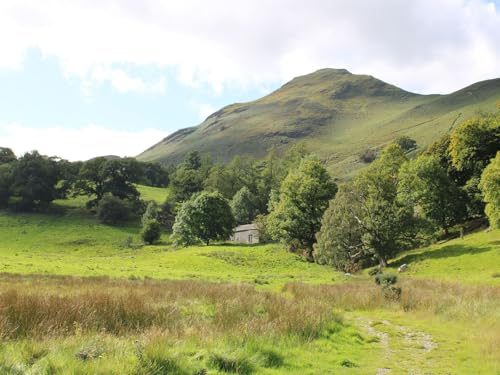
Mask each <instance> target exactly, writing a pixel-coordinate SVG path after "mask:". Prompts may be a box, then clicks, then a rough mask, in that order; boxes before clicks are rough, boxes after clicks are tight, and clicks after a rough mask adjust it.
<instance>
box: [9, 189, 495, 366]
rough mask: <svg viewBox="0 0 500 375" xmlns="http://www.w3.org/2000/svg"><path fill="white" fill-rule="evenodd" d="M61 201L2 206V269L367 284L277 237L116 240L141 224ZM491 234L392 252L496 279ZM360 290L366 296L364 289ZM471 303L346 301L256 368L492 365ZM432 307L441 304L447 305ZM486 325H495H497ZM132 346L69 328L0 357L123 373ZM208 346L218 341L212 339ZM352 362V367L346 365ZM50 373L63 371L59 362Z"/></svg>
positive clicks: (414, 271) (449, 274)
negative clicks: (413, 307)
mask: <svg viewBox="0 0 500 375" xmlns="http://www.w3.org/2000/svg"><path fill="white" fill-rule="evenodd" d="M141 191H142V192H143V193H145V194H147V195H148V196H149V197H151V198H153V199H156V200H158V201H162V200H163V198H162V197H163V195H165V194H166V193H167V192H166V191H165V190H162V189H145V188H142V187H141ZM58 203H59V204H60V205H65V206H66V207H67V208H69V209H68V210H67V211H66V212H65V213H61V214H59V215H41V214H29V215H28V214H16V215H14V214H11V213H7V212H5V211H1V212H0V238H1V241H0V272H9V273H22V274H33V273H35V274H47V275H52V274H59V275H81V276H110V277H118V278H130V277H131V276H134V277H141V278H143V277H146V276H147V277H153V278H158V279H194V280H196V279H199V280H212V281H224V282H250V283H255V284H256V285H257V287H258V288H259V289H260V288H266V289H267V288H270V289H272V290H275V291H278V290H279V289H280V288H281V287H283V285H284V284H286V283H287V282H295V281H304V282H307V283H312V284H333V285H335V284H338V283H341V284H342V282H343V281H346V280H352V281H357V282H356V283H355V284H357V283H358V282H359V283H365V280H366V279H367V276H364V275H360V276H356V277H353V278H346V277H344V276H343V275H341V274H339V273H337V272H334V271H333V270H331V269H329V268H326V267H322V266H318V265H315V264H310V263H306V262H303V261H301V260H300V259H299V258H297V257H296V256H295V255H293V254H290V253H287V252H285V251H284V250H283V249H282V248H281V247H280V246H279V245H258V246H230V245H229V246H228V245H216V246H210V247H206V246H199V247H191V248H188V249H177V250H175V249H173V248H172V247H171V245H169V243H168V239H167V237H164V238H163V241H164V242H163V243H162V244H160V245H156V246H146V247H141V248H136V249H132V248H124V247H123V244H124V243H125V240H126V238H127V237H128V236H131V237H132V238H133V242H134V243H135V244H137V243H138V242H139V237H138V233H139V228H138V225H137V224H134V223H131V224H130V225H128V226H123V227H109V226H104V225H101V224H98V223H97V222H96V221H95V218H93V217H91V216H89V215H88V214H85V213H84V212H83V211H82V210H80V209H79V208H78V207H79V206H81V204H82V203H83V200H82V199H75V200H70V201H65V202H62V201H61V202H58ZM499 239H500V232H499V231H498V230H497V231H492V232H488V233H476V234H472V235H469V236H466V237H465V238H464V239H463V240H460V239H456V240H453V241H449V242H447V243H442V244H437V245H434V246H431V247H429V248H425V249H419V250H415V251H411V252H408V253H405V254H402V255H401V257H400V258H399V259H397V260H396V261H395V262H394V264H393V267H396V266H397V265H398V264H400V263H409V264H410V271H409V272H408V273H406V274H404V275H401V278H402V279H403V281H404V280H405V279H407V280H411V279H412V278H419V279H420V278H432V279H437V280H453V281H456V282H459V283H462V282H465V284H470V285H486V284H490V285H495V286H497V287H498V286H499V285H500V283H499V282H500V278H498V277H493V275H494V274H496V273H497V272H500V270H499V269H498V265H499V264H500V242H499ZM370 284H371V283H370ZM403 285H406V284H403ZM403 287H404V288H405V286H403ZM5 288H6V286H5V284H4V281H1V282H0V291H2V290H4V289H5ZM359 298H363V297H362V296H361V295H360V297H359ZM472 302H473V301H464V302H463V303H464V309H473V310H474V311H475V312H474V314H475V315H474V316H476V318H475V319H469V320H468V321H467V320H464V318H459V317H460V316H462V315H460V314H461V313H458V312H453V313H446V314H444V315H443V314H441V313H440V314H441V315H438V316H435V315H433V314H430V313H428V312H427V313H424V312H422V313H418V312H405V311H404V310H400V309H399V308H391V307H388V308H387V309H381V310H373V309H365V308H356V309H354V310H353V309H352V308H351V309H349V308H348V309H347V310H350V312H344V314H345V322H344V323H343V324H342V326H341V327H337V328H334V331H332V333H328V332H326V333H325V334H323V335H321V337H320V338H318V339H317V340H314V341H312V342H310V343H305V344H297V345H295V344H294V343H293V342H292V341H287V339H284V340H283V341H281V342H273V343H272V344H271V345H272V347H273V348H274V349H275V350H277V351H278V352H279V353H280V354H281V355H282V356H283V357H284V358H285V364H284V365H283V366H282V367H280V368H276V369H273V368H259V371H258V373H259V374H260V373H262V374H281V373H287V374H318V373H328V372H329V371H335V373H339V374H375V373H377V371H379V369H381V368H384V367H391V368H392V369H393V372H392V373H393V374H397V373H406V372H405V371H407V370H408V369H409V368H417V369H418V371H420V372H418V373H433V374H447V373H450V372H451V373H453V374H464V375H465V374H470V373H472V372H474V373H477V374H498V373H500V372H499V371H500V368H499V366H500V364H499V362H498V360H497V361H496V362H495V360H494V359H492V358H495V357H492V355H494V354H492V353H495V351H496V348H498V340H497V339H495V338H494V337H493V338H489V341H488V342H491V343H490V344H488V345H489V346H488V345H487V347H485V346H484V345H482V344H483V341H484V334H485V332H488V329H489V328H488V327H498V320H497V318H498V316H497V317H496V318H495V316H492V315H491V313H488V314H489V315H486V318H485V317H483V315H481V314H482V313H481V312H480V310H477V311H476V308H477V307H473V306H472V305H471V304H472ZM471 306H472V307H471ZM343 307H344V306H339V308H343ZM439 309H440V310H443V309H444V311H446V305H445V304H444V305H443V306H442V307H440V308H439ZM462 310H463V309H462V308H459V309H458V310H457V311H462ZM451 311H455V310H451ZM457 314H459V315H458V317H457ZM464 316H465V315H464ZM467 316H468V315H467ZM495 321H496V323H495ZM370 327H371V328H370ZM490 329H491V328H490ZM406 331H409V332H410V333H409V334H407V333H405V332H406ZM419 332H425V333H427V334H429V335H432V340H433V342H434V343H435V344H436V345H437V349H435V350H432V351H429V352H428V351H426V350H425V348H423V345H424V344H422V340H421V339H420V338H419V337H420V336H419ZM491 332H498V328H497V330H496V331H495V330H492V331H491ZM380 335H382V336H380ZM384 335H385V336H384ZM480 335H481V337H479V336H480ZM381 337H382V339H381ZM384 337H385V338H384ZM95 340H102V341H104V342H105V344H103V345H104V346H105V347H106V355H105V356H104V357H103V358H102V359H100V360H98V361H86V362H82V361H81V360H79V359H78V358H76V357H75V355H74V353H75V352H77V351H78V350H80V349H81V347H82V346H85V345H89V344H88V343H89V342H91V343H92V342H94V341H95ZM495 340H496V341H495ZM495 343H496V344H495ZM269 344H270V343H269V342H267V341H266V342H264V343H262V342H257V343H253V344H252V343H250V344H248V345H249V347H248V348H247V347H243V348H240V349H241V350H242V351H244V352H248V353H249V354H248V356H250V357H251V356H252V355H254V351H255V346H258V347H260V346H262V345H269ZM480 344H481V345H480ZM134 345H135V344H133V340H132V339H131V338H128V337H111V336H109V337H108V336H104V337H97V338H96V337H94V336H91V337H87V336H82V337H79V336H76V337H74V336H71V337H68V338H67V339H64V340H60V339H48V340H45V341H43V342H39V343H37V342H34V343H33V342H26V343H23V342H17V341H16V342H12V343H10V344H9V345H5V346H3V348H2V349H1V350H0V363H17V362H16V361H20V362H22V361H27V362H30V361H32V359H30V358H32V357H33V356H34V355H35V354H36V353H38V352H43V353H46V352H47V353H49V354H48V355H47V360H49V359H50V361H49V362H50V363H51V366H52V365H53V366H55V368H59V369H65V371H66V373H113V372H114V373H121V370H120V369H123V373H126V371H129V370H130V369H131V368H133V366H135V362H134V361H136V359H134V358H135V354H134V353H135V350H136V349H135V346H134ZM168 345H170V344H168ZM197 345H198V344H195V343H194V344H193V343H189V342H182V343H181V342H179V343H178V344H176V346H175V347H176V349H175V350H176V351H177V353H178V354H179V353H180V354H179V355H182V356H188V357H189V356H192V355H193V353H199V350H200V349H199V347H198V346H197ZM214 345H223V346H224V345H225V346H228V345H229V348H230V350H234V347H232V349H231V345H235V344H230V343H227V342H226V343H214ZM252 345H253V347H252ZM495 345H496V346H495ZM488 348H489V349H488ZM216 349H217V350H220V347H219V346H217V348H216ZM169 350H171V349H169ZM228 350H229V349H228ZM196 355H198V354H196ZM23 356H24V357H23ZM23 358H24V359H23ZM497 358H498V357H497ZM349 363H352V364H354V365H355V366H356V367H353V368H349V367H346V366H349ZM120 366H121V367H120ZM57 373H65V372H64V370H60V371H58V372H57ZM217 373H219V372H217V371H213V370H211V371H210V372H209V374H217Z"/></svg>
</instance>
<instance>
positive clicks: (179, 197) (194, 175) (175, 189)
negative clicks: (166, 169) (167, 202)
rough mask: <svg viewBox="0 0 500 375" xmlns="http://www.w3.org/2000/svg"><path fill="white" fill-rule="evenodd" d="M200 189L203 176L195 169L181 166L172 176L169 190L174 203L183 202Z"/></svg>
mask: <svg viewBox="0 0 500 375" xmlns="http://www.w3.org/2000/svg"><path fill="white" fill-rule="evenodd" d="M202 189H203V176H202V175H201V174H200V173H199V172H198V171H197V170H195V169H188V168H186V167H185V166H183V165H181V166H179V167H178V168H177V169H176V170H175V172H174V174H173V175H172V179H171V181H170V190H171V194H172V197H173V198H174V200H175V201H176V202H184V201H186V200H188V199H189V198H190V197H191V196H192V195H193V194H194V193H198V192H200V191H201V190H202Z"/></svg>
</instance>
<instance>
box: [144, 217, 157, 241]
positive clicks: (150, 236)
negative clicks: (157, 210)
mask: <svg viewBox="0 0 500 375" xmlns="http://www.w3.org/2000/svg"><path fill="white" fill-rule="evenodd" d="M160 236H161V229H160V224H159V223H158V221H157V220H149V221H148V222H146V223H145V224H144V226H143V227H142V232H141V237H142V239H143V240H144V242H146V243H148V244H150V245H152V244H153V243H154V242H156V241H158V240H159V239H160Z"/></svg>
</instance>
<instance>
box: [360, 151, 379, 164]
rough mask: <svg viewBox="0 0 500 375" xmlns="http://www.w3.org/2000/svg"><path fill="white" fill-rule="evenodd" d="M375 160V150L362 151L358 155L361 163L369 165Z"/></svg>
mask: <svg viewBox="0 0 500 375" xmlns="http://www.w3.org/2000/svg"><path fill="white" fill-rule="evenodd" d="M376 158H377V153H376V152H375V150H372V149H368V150H365V151H363V152H362V153H361V154H360V155H359V160H361V161H362V162H363V163H371V162H373V161H374V160H375V159H376Z"/></svg>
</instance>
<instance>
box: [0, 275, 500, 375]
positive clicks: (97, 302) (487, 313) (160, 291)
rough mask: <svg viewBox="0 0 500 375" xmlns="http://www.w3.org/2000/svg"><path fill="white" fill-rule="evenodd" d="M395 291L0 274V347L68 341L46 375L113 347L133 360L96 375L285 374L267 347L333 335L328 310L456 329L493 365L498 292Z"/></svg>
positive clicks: (35, 351)
mask: <svg viewBox="0 0 500 375" xmlns="http://www.w3.org/2000/svg"><path fill="white" fill-rule="evenodd" d="M400 286H401V287H402V295H401V298H400V300H399V301H387V300H386V299H385V298H384V296H383V294H382V293H381V290H380V288H379V287H378V286H376V285H375V284H374V283H373V282H371V281H369V280H366V281H356V282H351V283H344V284H337V285H310V284H302V283H290V284H287V285H286V286H285V287H284V288H283V290H282V292H281V293H272V292H264V291H257V290H255V288H254V286H253V285H249V284H224V283H207V282H201V281H154V280H116V279H106V278H94V279H84V278H71V277H47V276H14V275H2V276H1V277H0V339H1V340H2V341H3V342H4V343H9V342H10V344H12V345H13V347H18V346H19V345H21V347H22V345H23V344H21V343H24V342H26V343H29V345H34V343H44V342H49V341H50V342H72V340H74V339H75V338H76V339H75V340H76V341H77V342H79V344H78V345H79V346H77V347H75V348H74V349H72V352H71V353H70V354H69V357H65V358H66V359H65V360H64V361H63V362H61V363H59V362H57V360H56V359H50V360H46V365H44V366H46V367H45V368H48V367H47V366H49V365H50V366H55V367H54V368H57V369H58V370H54V372H52V373H77V372H78V371H80V373H86V372H91V373H96V371H95V368H94V367H92V366H97V363H98V361H95V360H93V359H96V358H100V357H101V356H102V355H103V353H104V355H105V354H106V353H113V352H114V351H116V350H117V349H116V345H115V344H114V343H115V342H117V343H120V344H119V345H126V346H127V345H128V349H123V350H125V351H126V352H127V353H131V352H133V353H135V354H134V357H133V358H132V359H131V362H130V363H123V364H121V363H120V361H119V360H117V361H114V362H112V363H114V365H113V366H116V371H115V368H112V369H111V368H110V370H109V371H108V372H106V371H104V370H103V371H104V372H102V371H101V372H99V373H135V374H153V373H154V374H156V373H158V374H162V373H165V374H167V373H168V374H194V373H200V374H203V373H205V372H203V371H205V370H206V368H212V369H214V370H216V371H220V372H232V373H247V374H250V373H255V372H257V373H258V369H259V368H260V367H262V368H273V367H282V366H286V363H285V360H284V357H283V356H282V354H281V353H280V352H279V351H276V350H274V347H275V345H276V347H280V348H289V347H295V346H298V345H301V344H304V343H308V342H310V341H311V340H314V339H315V338H317V337H320V336H322V335H326V334H327V333H328V332H338V331H336V329H340V330H342V329H343V327H344V324H343V323H342V319H341V317H340V316H339V315H337V314H336V313H334V311H345V310H351V311H360V310H361V311H365V313H368V314H369V312H370V311H379V310H381V309H389V310H395V311H398V312H401V313H403V314H404V313H406V312H407V313H412V314H420V315H422V316H423V317H426V316H427V317H429V318H432V319H436V318H437V319H443V320H453V321H457V320H459V321H463V322H464V324H463V327H466V328H467V329H471V327H473V329H475V330H476V332H475V335H476V336H477V337H479V336H480V337H481V341H480V344H479V345H480V351H481V353H484V354H485V355H487V356H488V358H493V360H494V361H496V362H495V363H500V354H499V353H500V346H499V345H500V340H499V337H500V288H498V287H488V286H483V287H473V286H461V285H458V284H454V283H445V282H437V281H427V280H413V279H407V280H403V281H402V282H401V283H400ZM365 315H367V314H365ZM331 328H336V329H333V330H332V329H331ZM349 329H350V328H348V329H347V330H349ZM335 334H337V333H335ZM87 338H91V339H87ZM86 340H87V341H86ZM82 343H83V345H82ZM123 343H126V344H123ZM10 344H9V345H10ZM16 345H17V346H16ZM118 347H119V346H118ZM176 348H182V349H179V350H177V349H176ZM120 350H121V349H120ZM49 352H50V348H49V347H48V346H44V345H41V346H39V345H38V344H37V345H34V347H33V348H27V349H26V353H28V354H26V355H24V357H23V358H24V359H22V360H16V361H18V362H19V361H21V362H22V363H24V364H25V366H28V365H27V364H30V363H42V362H43V360H42V359H39V358H43V357H44V356H48V354H47V353H49ZM2 355H7V354H5V353H3V354H2ZM117 355H118V354H117ZM119 355H122V354H119ZM68 358H69V359H68ZM117 358H118V357H117ZM12 361H13V362H12V363H14V362H15V361H14V360H12ZM47 361H48V362H47ZM18 362H15V363H18ZM15 363H14V364H13V365H12V366H14V365H16V364H15ZM106 363H111V362H106ZM2 364H3V363H2V360H1V359H0V372H1V371H2V368H1V365H2ZM122 365H123V367H122V368H120V367H119V366H122ZM16 366H17V365H16ZM67 366H74V368H72V367H67ZM85 366H87V367H85ZM89 366H90V367H89ZM127 366H128V367H127ZM66 367H67V368H68V369H70V370H65V371H66V372H64V371H63V370H60V369H64V368H66ZM6 368H7V367H6ZM9 368H10V367H9ZM26 368H28V367H26ZM125 368H127V370H125ZM130 369H134V370H130ZM111 370H112V371H111ZM129 370H130V371H129ZM9 371H10V370H9ZM71 371H73V372H71ZM113 371H114V372H113ZM198 371H199V372H198ZM21 373H22V372H21ZM49 373H50V372H49Z"/></svg>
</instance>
